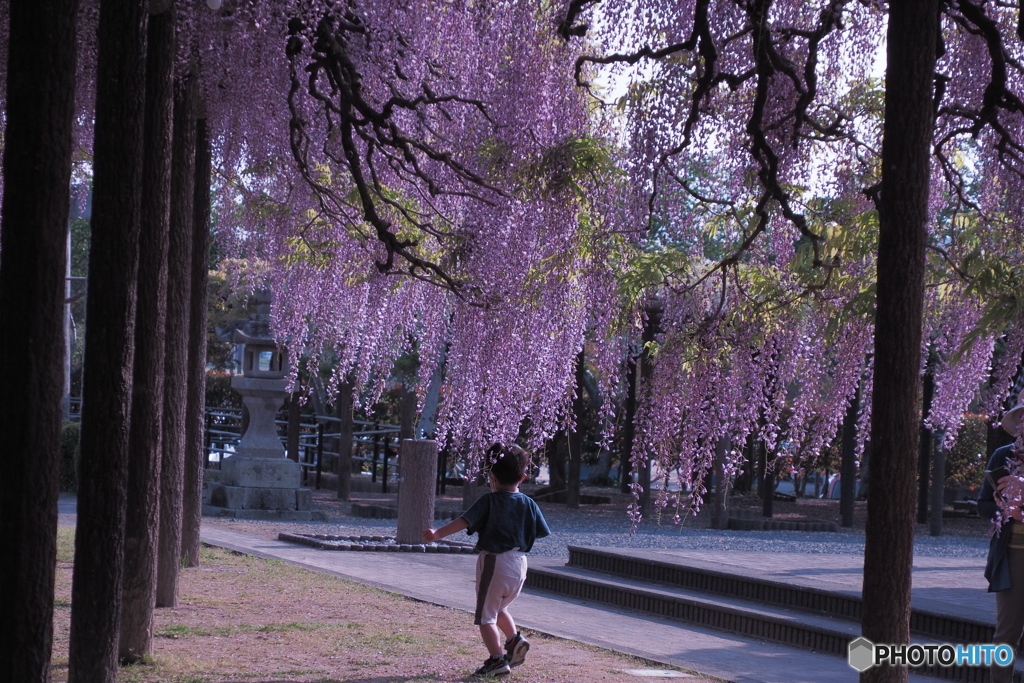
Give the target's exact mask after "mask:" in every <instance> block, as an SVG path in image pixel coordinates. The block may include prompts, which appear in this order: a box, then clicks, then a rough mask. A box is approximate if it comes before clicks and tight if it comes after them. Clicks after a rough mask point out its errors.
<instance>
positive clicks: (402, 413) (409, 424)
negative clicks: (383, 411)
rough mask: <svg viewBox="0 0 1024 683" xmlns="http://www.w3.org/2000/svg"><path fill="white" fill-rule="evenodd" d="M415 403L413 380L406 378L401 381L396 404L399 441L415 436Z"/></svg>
mask: <svg viewBox="0 0 1024 683" xmlns="http://www.w3.org/2000/svg"><path fill="white" fill-rule="evenodd" d="M416 403H417V397H416V391H415V389H414V388H413V382H412V380H411V379H407V380H405V381H404V382H402V399H401V402H400V403H399V406H398V422H399V425H398V427H399V429H398V438H399V439H400V440H401V441H404V440H405V439H414V438H416ZM399 449H401V446H399Z"/></svg>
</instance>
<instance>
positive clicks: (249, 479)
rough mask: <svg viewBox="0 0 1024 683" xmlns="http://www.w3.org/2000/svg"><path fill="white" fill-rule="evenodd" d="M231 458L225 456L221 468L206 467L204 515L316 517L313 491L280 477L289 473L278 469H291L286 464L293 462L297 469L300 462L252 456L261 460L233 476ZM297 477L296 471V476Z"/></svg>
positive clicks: (301, 518) (260, 517) (265, 517)
mask: <svg viewBox="0 0 1024 683" xmlns="http://www.w3.org/2000/svg"><path fill="white" fill-rule="evenodd" d="M248 459H249V458H246V460H248ZM231 460H233V458H232V459H225V461H224V469H223V470H221V471H219V472H218V471H217V470H207V471H206V476H205V478H204V481H203V515H204V516H207V517H234V518H237V519H283V520H292V521H308V520H312V519H314V518H315V515H314V513H313V510H312V508H313V492H312V491H311V490H309V489H304V488H299V487H298V482H297V481H296V485H295V486H289V485H288V484H285V483H283V482H281V481H280V479H281V478H288V477H280V476H278V475H280V474H281V472H279V471H278V470H287V469H290V468H288V467H287V465H292V466H293V467H294V468H295V470H296V471H297V470H298V469H299V465H298V464H297V463H295V462H292V461H291V460H284V462H279V461H270V462H268V461H267V460H266V459H264V458H252V460H255V461H258V462H256V463H251V464H252V465H253V467H248V468H247V467H243V468H241V469H242V472H241V474H242V475H243V476H232V475H235V474H236V473H234V472H231V471H230V468H229V467H228V463H229V462H231ZM238 464H239V465H242V464H243V463H238ZM282 465H283V466H284V467H282ZM225 470H228V471H225ZM257 470H262V471H263V472H264V473H265V474H270V475H275V476H268V477H260V476H258V475H257V474H256V473H255V472H256V471H257ZM268 470H269V472H268ZM297 478H298V475H297V472H296V480H297ZM275 483H276V484H277V485H276V486H275V485H274V484H275ZM260 484H264V485H260Z"/></svg>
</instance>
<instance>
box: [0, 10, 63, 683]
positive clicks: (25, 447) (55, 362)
mask: <svg viewBox="0 0 1024 683" xmlns="http://www.w3.org/2000/svg"><path fill="white" fill-rule="evenodd" d="M9 7H10V33H9V34H8V36H9V38H8V40H9V42H8V50H9V51H8V61H7V93H6V100H5V102H6V105H7V106H6V123H7V128H6V133H5V136H4V141H5V142H4V154H3V174H4V175H3V182H4V193H3V208H2V217H0V234H2V238H0V241H2V243H3V250H2V251H0V331H2V332H0V358H2V359H3V362H2V363H0V454H2V458H3V465H4V476H3V477H2V478H0V557H2V558H3V560H2V561H0V586H3V587H4V588H3V590H0V614H2V615H3V617H2V618H0V680H4V681H24V682H25V683H41V682H43V681H49V680H50V654H51V649H52V644H53V582H54V567H55V566H56V555H57V543H56V538H57V496H58V482H59V476H58V473H59V472H60V456H59V453H60V425H61V395H62V393H63V386H64V380H63V377H62V375H63V369H64V348H65V347H64V305H63V304H64V277H65V268H66V263H67V257H66V234H67V226H68V207H69V194H68V188H69V185H70V182H71V122H72V115H73V111H74V93H75V45H76V41H75V30H76V28H75V26H76V17H77V12H78V2H77V0H40V1H38V2H21V3H11V5H10V6H9Z"/></svg>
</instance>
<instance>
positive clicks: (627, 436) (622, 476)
mask: <svg viewBox="0 0 1024 683" xmlns="http://www.w3.org/2000/svg"><path fill="white" fill-rule="evenodd" d="M637 381H638V380H637V374H636V358H634V357H632V356H630V358H629V360H627V361H626V399H625V400H624V401H623V403H622V413H623V415H622V451H621V452H620V453H619V491H621V492H622V493H632V492H633V489H632V488H630V486H631V484H632V483H633V461H632V460H631V458H632V457H633V442H634V441H635V440H636V424H635V420H636V384H637Z"/></svg>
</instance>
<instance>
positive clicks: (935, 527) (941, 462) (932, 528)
mask: <svg viewBox="0 0 1024 683" xmlns="http://www.w3.org/2000/svg"><path fill="white" fill-rule="evenodd" d="M933 438H934V437H933ZM932 449H933V452H934V454H935V455H934V457H933V458H932V471H931V475H932V495H931V510H929V514H928V533H929V534H930V535H931V536H941V535H942V508H944V507H945V504H946V500H945V498H946V449H945V448H943V447H942V444H941V443H935V444H932Z"/></svg>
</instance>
